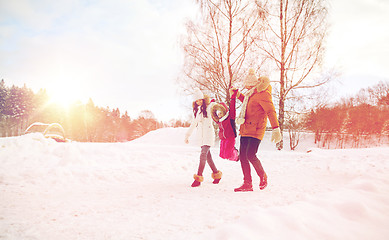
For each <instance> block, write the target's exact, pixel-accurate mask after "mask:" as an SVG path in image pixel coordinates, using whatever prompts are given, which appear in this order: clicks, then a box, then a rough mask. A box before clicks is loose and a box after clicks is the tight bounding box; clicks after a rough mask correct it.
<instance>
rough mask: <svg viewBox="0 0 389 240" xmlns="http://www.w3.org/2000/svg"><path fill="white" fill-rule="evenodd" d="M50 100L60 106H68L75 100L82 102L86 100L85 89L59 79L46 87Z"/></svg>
mask: <svg viewBox="0 0 389 240" xmlns="http://www.w3.org/2000/svg"><path fill="white" fill-rule="evenodd" d="M48 94H49V97H50V102H51V103H54V104H58V105H60V106H61V107H64V108H69V107H70V106H71V105H72V104H74V103H76V102H82V103H84V102H85V101H86V100H85V99H86V97H85V91H84V90H83V89H82V88H81V87H80V86H79V85H75V84H72V82H69V81H68V82H64V81H59V82H58V83H57V84H54V85H52V86H51V87H50V88H49V89H48Z"/></svg>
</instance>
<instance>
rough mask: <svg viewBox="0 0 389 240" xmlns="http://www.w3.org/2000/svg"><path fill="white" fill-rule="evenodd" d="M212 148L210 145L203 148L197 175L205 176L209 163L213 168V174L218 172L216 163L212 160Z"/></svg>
mask: <svg viewBox="0 0 389 240" xmlns="http://www.w3.org/2000/svg"><path fill="white" fill-rule="evenodd" d="M210 148H211V147H210V146H208V145H203V146H201V154H200V164H199V170H198V171H197V175H199V176H203V171H204V168H205V162H207V163H208V165H209V166H210V167H211V169H212V172H213V173H217V172H218V170H217V168H216V166H215V163H214V162H213V160H212V156H211V151H210Z"/></svg>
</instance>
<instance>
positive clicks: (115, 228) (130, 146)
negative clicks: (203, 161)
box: [0, 128, 389, 240]
mask: <svg viewBox="0 0 389 240" xmlns="http://www.w3.org/2000/svg"><path fill="white" fill-rule="evenodd" d="M185 132H186V129H185V128H177V129H172V128H167V129H160V130H157V131H153V132H150V133H148V134H146V135H145V136H143V137H142V138H140V139H137V140H135V141H132V142H127V143H78V142H71V143H57V142H55V141H54V140H51V139H46V138H43V137H42V136H41V135H39V134H28V135H24V136H20V137H11V138H0V239H6V240H8V239H9V240H11V239H12V240H14V239H16V240H18V239H39V240H45V239H58V240H68V239H97V240H100V239H101V240H103V239H104V240H106V239H112V240H118V239H119V240H120V239H123V240H124V239H126V240H127V239H173V240H174V239H217V240H219V239H220V240H226V239H231V240H232V239H237V240H244V239H250V240H251V239H267V240H270V239H296V240H297V239H319V240H320V239H323V240H324V239H339V240H344V239H353V240H362V239H375V240H381V239H382V240H386V239H389V230H388V227H389V215H388V214H387V213H388V212H389V180H388V178H387V175H388V167H389V159H388V156H389V147H378V148H368V149H346V150H323V149H317V148H315V147H314V146H313V145H312V144H311V142H310V140H308V138H309V136H307V138H306V139H307V140H306V141H302V142H301V143H300V144H301V145H300V147H299V149H298V151H295V152H293V151H287V150H284V151H276V150H275V147H274V145H273V144H271V143H270V136H269V135H267V136H265V139H264V140H263V142H262V143H261V146H260V149H259V152H258V156H259V158H260V159H261V161H262V164H263V166H264V168H265V170H266V172H267V174H268V177H269V185H268V187H267V188H266V189H265V190H263V191H260V190H259V187H258V184H259V179H258V178H257V177H253V179H254V185H255V189H254V192H249V193H235V192H234V191H233V189H234V188H235V187H238V186H239V185H240V184H241V183H242V178H243V177H242V173H241V169H240V164H239V163H236V162H230V161H228V160H224V159H221V158H219V157H218V153H219V150H218V148H217V146H216V147H214V148H212V149H211V152H212V156H213V158H214V161H215V163H216V166H217V167H218V168H219V169H220V170H221V171H222V172H223V178H222V180H221V182H220V184H218V185H214V184H212V178H211V171H210V169H209V168H208V167H206V169H205V171H204V178H205V180H204V182H203V183H202V185H201V186H200V187H199V188H191V187H190V184H191V182H192V181H193V179H192V176H193V174H194V173H195V172H196V170H197V166H198V158H199V153H200V149H199V148H198V147H195V146H193V145H185V144H184V143H183V139H184V134H185ZM237 142H239V141H238V139H237ZM307 150H310V151H309V152H307Z"/></svg>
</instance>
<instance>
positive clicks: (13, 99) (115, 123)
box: [0, 80, 189, 142]
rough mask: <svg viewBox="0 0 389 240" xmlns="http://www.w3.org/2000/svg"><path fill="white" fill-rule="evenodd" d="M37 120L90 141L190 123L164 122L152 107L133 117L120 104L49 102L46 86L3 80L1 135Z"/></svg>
mask: <svg viewBox="0 0 389 240" xmlns="http://www.w3.org/2000/svg"><path fill="white" fill-rule="evenodd" d="M34 122H42V123H59V124H61V125H62V127H63V128H64V129H65V134H66V136H65V137H66V138H69V139H71V140H75V141H88V142H117V141H129V140H133V139H136V138H138V137H140V136H143V135H144V134H146V133H147V132H149V131H152V130H155V129H158V128H163V127H185V126H189V123H188V122H185V121H182V120H171V121H170V122H169V123H163V122H161V121H158V120H157V119H156V118H155V117H154V114H153V113H152V112H151V111H149V110H144V111H142V112H141V113H140V114H139V117H138V118H136V119H131V117H130V116H129V115H128V114H127V112H125V113H124V114H121V113H120V111H119V109H118V108H116V109H109V108H108V107H106V108H103V107H98V106H95V104H94V103H93V101H92V99H89V101H88V103H86V104H83V103H81V102H78V103H74V104H72V105H71V106H68V107H66V108H65V107H63V106H59V105H58V104H56V103H54V102H50V99H49V97H48V94H47V93H46V90H44V89H41V90H39V91H38V92H37V93H34V92H33V91H32V90H31V89H29V88H28V87H27V86H26V85H24V86H23V87H17V86H12V87H7V86H6V84H5V81H4V80H1V82H0V137H9V136H18V135H21V134H23V133H24V130H25V129H26V128H27V127H28V126H29V125H30V124H32V123H34Z"/></svg>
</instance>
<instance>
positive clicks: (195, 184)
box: [191, 174, 204, 187]
mask: <svg viewBox="0 0 389 240" xmlns="http://www.w3.org/2000/svg"><path fill="white" fill-rule="evenodd" d="M193 178H194V179H195V180H194V182H193V183H192V185H191V186H192V187H198V186H200V184H201V182H202V181H204V177H203V176H199V175H197V174H195V175H193Z"/></svg>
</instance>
